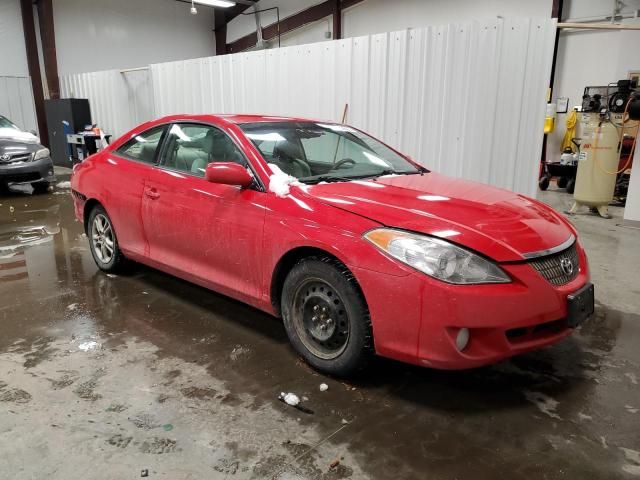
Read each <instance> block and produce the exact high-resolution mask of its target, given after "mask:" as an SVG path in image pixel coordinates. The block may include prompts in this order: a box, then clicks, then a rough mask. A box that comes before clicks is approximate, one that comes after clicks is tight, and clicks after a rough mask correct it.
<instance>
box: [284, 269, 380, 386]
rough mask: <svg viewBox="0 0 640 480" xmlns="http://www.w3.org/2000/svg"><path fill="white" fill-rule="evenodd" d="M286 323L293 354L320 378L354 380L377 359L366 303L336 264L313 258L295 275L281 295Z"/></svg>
mask: <svg viewBox="0 0 640 480" xmlns="http://www.w3.org/2000/svg"><path fill="white" fill-rule="evenodd" d="M282 317H283V321H284V326H285V330H286V331H287V335H288V337H289V341H290V342H291V344H292V345H293V347H294V349H295V350H296V351H297V352H298V353H299V354H300V355H302V357H304V359H305V360H306V361H307V363H309V364H310V365H311V366H312V367H314V368H315V369H317V370H319V371H321V372H324V373H327V374H330V375H334V376H339V377H347V376H351V375H353V374H355V373H356V372H358V371H360V370H362V369H363V368H364V367H365V366H366V365H367V363H368V361H369V360H370V358H371V357H372V356H373V332H372V329H371V320H370V317H369V310H368V308H367V305H366V303H365V301H364V297H363V295H362V293H361V291H360V288H359V286H358V284H357V282H356V280H355V278H354V277H353V275H352V274H351V272H350V271H349V270H348V269H347V268H346V267H345V266H344V265H342V264H341V263H339V262H338V261H336V260H333V259H331V258H328V257H309V258H306V259H303V260H301V261H300V262H298V263H297V264H296V265H295V266H294V267H293V268H292V269H291V271H290V272H289V274H288V275H287V278H286V279H285V281H284V286H283V289H282ZM323 327H324V328H323Z"/></svg>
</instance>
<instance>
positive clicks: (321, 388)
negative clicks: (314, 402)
mask: <svg viewBox="0 0 640 480" xmlns="http://www.w3.org/2000/svg"><path fill="white" fill-rule="evenodd" d="M327 390H329V385H327V384H326V383H321V384H320V391H321V392H326V391H327Z"/></svg>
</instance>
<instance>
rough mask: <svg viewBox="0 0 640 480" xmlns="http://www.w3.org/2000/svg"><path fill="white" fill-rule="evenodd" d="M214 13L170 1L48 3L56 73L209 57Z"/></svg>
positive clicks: (56, 0) (63, 0)
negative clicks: (193, 12) (55, 54)
mask: <svg viewBox="0 0 640 480" xmlns="http://www.w3.org/2000/svg"><path fill="white" fill-rule="evenodd" d="M213 12H214V10H213V9H212V8H207V7H205V6H200V7H199V8H198V15H191V14H190V13H189V5H188V4H185V3H182V2H176V1H175V0H109V1H108V2H98V1H86V0H54V2H53V13H54V24H55V34H56V49H57V56H58V72H59V74H60V75H66V74H69V73H79V72H94V71H97V70H109V69H123V68H131V67H139V66H140V65H147V64H149V63H155V62H166V61H171V60H178V59H180V60H181V59H185V58H196V57H203V56H207V55H213V54H214V53H215V38H214V34H213V31H212V29H213V25H214V21H213V15H214V13H213Z"/></svg>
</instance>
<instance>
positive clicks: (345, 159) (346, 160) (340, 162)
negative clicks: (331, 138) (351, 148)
mask: <svg viewBox="0 0 640 480" xmlns="http://www.w3.org/2000/svg"><path fill="white" fill-rule="evenodd" d="M348 163H350V164H351V165H355V164H356V162H355V160H353V159H351V158H343V159H342V160H340V161H338V162H336V163H335V164H334V165H333V168H331V170H329V171H330V172H332V171H334V170H338V169H339V168H340V167H341V166H343V165H346V164H348Z"/></svg>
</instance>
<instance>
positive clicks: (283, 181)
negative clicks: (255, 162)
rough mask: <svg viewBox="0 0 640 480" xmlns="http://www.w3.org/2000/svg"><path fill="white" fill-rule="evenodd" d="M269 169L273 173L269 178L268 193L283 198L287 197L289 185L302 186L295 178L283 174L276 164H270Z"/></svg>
mask: <svg viewBox="0 0 640 480" xmlns="http://www.w3.org/2000/svg"><path fill="white" fill-rule="evenodd" d="M269 167H270V168H271V171H272V172H273V175H271V176H270V177H269V191H270V192H273V193H275V194H276V196H278V197H280V198H284V197H286V196H287V195H289V189H290V187H291V185H293V186H299V185H302V184H301V183H300V182H299V181H298V179H297V178H296V177H292V176H291V175H288V174H286V173H284V172H283V171H282V170H280V167H278V166H277V165H276V164H274V163H270V164H269Z"/></svg>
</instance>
